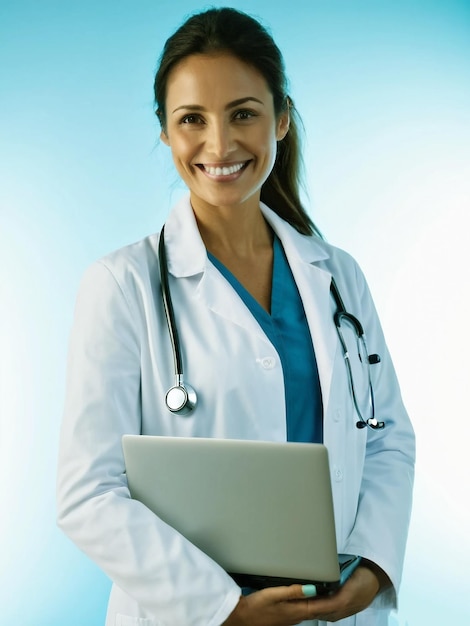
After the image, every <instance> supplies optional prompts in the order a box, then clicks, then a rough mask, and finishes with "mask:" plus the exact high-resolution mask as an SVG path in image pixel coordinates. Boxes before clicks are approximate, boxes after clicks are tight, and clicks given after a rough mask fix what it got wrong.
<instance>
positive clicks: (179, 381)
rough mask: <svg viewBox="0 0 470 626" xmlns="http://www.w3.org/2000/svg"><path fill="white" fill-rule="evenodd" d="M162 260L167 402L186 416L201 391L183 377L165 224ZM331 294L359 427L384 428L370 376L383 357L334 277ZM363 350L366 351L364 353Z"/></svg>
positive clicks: (160, 241)
mask: <svg viewBox="0 0 470 626" xmlns="http://www.w3.org/2000/svg"><path fill="white" fill-rule="evenodd" d="M158 261H159V265H160V282H161V291H162V300H163V308H164V310H165V318H166V322H167V325H168V332H169V335H170V341H171V348H172V352H173V365H174V384H173V386H172V387H170V389H169V390H168V391H167V393H166V396H165V403H166V406H167V408H168V410H169V411H171V412H172V413H175V414H177V415H181V416H186V415H189V414H190V413H191V412H192V411H193V409H194V408H195V407H196V404H197V394H196V392H195V390H194V389H193V388H192V387H191V385H189V384H188V383H187V382H185V381H184V379H183V359H182V357H181V347H180V341H179V336H178V328H177V326H176V320H175V313H174V309H173V302H172V299H171V293H170V286H169V283H168V262H167V256H166V249H165V226H163V228H162V230H161V232H160V239H159V242H158ZM330 293H331V295H332V297H333V299H334V301H335V304H336V312H335V314H334V316H333V319H334V323H335V326H336V330H337V333H338V337H339V341H340V344H341V348H342V350H343V356H344V361H345V363H346V369H347V372H348V379H349V386H350V390H351V395H352V398H353V403H354V408H355V410H356V413H357V415H358V416H359V420H358V421H357V422H356V426H357V428H365V427H367V426H369V427H370V428H372V429H374V430H378V429H381V428H383V427H384V426H385V423H384V422H379V421H378V420H377V419H376V417H375V402H374V390H373V388H372V380H371V375H370V366H371V365H375V364H377V363H380V356H379V355H378V354H369V352H368V350H367V345H366V341H365V337H364V329H363V327H362V324H361V323H360V322H359V320H358V319H357V317H355V316H354V315H352V314H351V313H348V312H347V311H346V308H345V306H344V302H343V299H342V298H341V295H340V293H339V290H338V287H337V285H336V282H335V280H334V278H332V279H331V285H330ZM342 323H347V324H349V326H351V327H352V328H353V330H354V331H355V334H356V338H357V345H358V357H359V360H360V361H361V364H362V366H363V367H364V368H365V369H366V372H367V379H368V382H367V386H368V390H367V392H368V402H367V404H368V414H369V417H367V416H364V415H363V412H362V411H361V409H360V407H359V401H358V398H357V394H356V388H355V385H354V377H353V372H352V367H351V360H350V358H351V357H350V354H349V349H348V347H347V344H346V341H345V339H344V336H343V333H342V331H341V324H342ZM361 353H362V354H361Z"/></svg>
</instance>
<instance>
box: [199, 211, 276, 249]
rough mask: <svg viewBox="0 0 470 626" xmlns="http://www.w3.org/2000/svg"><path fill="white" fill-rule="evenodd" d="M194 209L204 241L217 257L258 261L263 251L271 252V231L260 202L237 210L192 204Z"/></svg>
mask: <svg viewBox="0 0 470 626" xmlns="http://www.w3.org/2000/svg"><path fill="white" fill-rule="evenodd" d="M192 206H193V211H194V214H195V216H196V221H197V225H198V228H199V232H200V234H201V238H202V240H203V241H204V244H205V246H206V248H207V250H209V252H211V253H212V254H213V255H214V256H216V257H218V258H221V257H224V256H226V255H231V256H235V257H239V258H248V257H256V256H257V255H258V254H259V253H260V251H262V250H266V249H271V248H272V241H273V235H272V231H271V229H270V227H269V225H268V224H267V222H266V220H265V219H264V216H263V214H262V212H261V209H260V206H259V201H257V202H256V203H254V202H251V203H250V204H242V205H238V206H236V207H234V206H229V207H213V206H210V205H204V206H201V205H200V204H199V203H197V202H194V201H193V200H192Z"/></svg>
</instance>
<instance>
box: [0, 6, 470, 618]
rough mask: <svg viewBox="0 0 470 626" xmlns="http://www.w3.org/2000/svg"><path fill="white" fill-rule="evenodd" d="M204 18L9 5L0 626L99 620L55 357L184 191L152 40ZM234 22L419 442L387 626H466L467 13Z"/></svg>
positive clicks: (273, 11)
mask: <svg viewBox="0 0 470 626" xmlns="http://www.w3.org/2000/svg"><path fill="white" fill-rule="evenodd" d="M214 4H215V5H218V4H219V3H217V2H215V3H214ZM273 5H274V6H273ZM203 6H204V5H203V4H201V3H200V2H194V1H180V0H172V1H168V2H167V1H157V0H153V1H150V0H136V1H135V2H131V1H130V0H128V1H126V0H112V1H107V0H103V1H94V2H92V1H90V0H82V1H80V2H69V1H67V0H64V1H61V2H59V1H57V2H53V1H51V0H43V1H36V2H34V1H24V0H17V1H13V0H1V2H0V55H1V56H0V93H1V95H0V296H1V308H0V368H1V369H0V476H1V481H0V501H1V513H0V543H1V545H0V577H1V582H0V594H1V598H0V607H1V609H0V625H1V626H4V625H5V626H6V625H7V624H12V623H15V624H21V626H78V625H80V626H101V625H102V624H103V621H104V615H105V608H106V602H107V593H108V590H109V582H108V580H107V579H106V578H105V577H104V576H103V575H102V574H101V573H100V572H99V570H98V569H97V568H96V567H95V566H94V565H93V564H92V563H91V562H89V561H88V560H87V559H86V558H85V557H84V556H83V555H82V554H81V553H80V552H79V551H78V550H77V549H76V548H75V547H74V546H73V545H72V544H71V543H70V542H69V540H68V539H66V538H65V537H64V536H62V534H61V533H60V532H59V531H58V530H57V529H56V527H55V502H54V481H55V468H56V457H57V442H58V431H59V424H60V420H61V412H62V404H63V396H64V369H65V358H66V348H67V338H68V333H69V329H70V324H71V319H72V312H73V306H74V299H75V294H76V290H77V285H78V281H79V278H80V276H81V275H82V273H83V271H84V269H85V267H86V266H87V265H89V264H90V263H91V262H92V261H93V260H94V259H96V258H97V257H99V256H100V255H103V254H105V253H107V252H109V251H111V250H112V249H114V248H117V247H120V246H122V245H125V244H127V243H130V242H132V241H134V240H137V239H139V238H141V237H143V236H145V235H146V234H148V233H150V232H152V231H155V230H156V229H158V228H159V226H160V225H161V223H162V222H163V220H164V219H165V216H166V215H167V212H168V210H169V207H170V206H171V204H172V203H173V202H174V201H175V200H176V198H177V197H178V196H179V195H180V193H181V192H182V191H183V188H182V186H181V184H179V183H178V180H177V176H176V173H175V171H174V169H173V166H172V164H171V159H170V155H169V152H168V150H167V149H166V147H165V146H163V145H159V143H158V131H159V129H158V126H157V122H156V119H155V117H154V115H153V113H152V83H153V70H154V68H155V66H156V60H157V57H158V55H159V53H160V50H161V47H162V45H163V43H164V40H165V39H166V38H167V37H168V36H169V35H170V34H171V33H172V32H173V30H174V29H175V28H176V27H177V26H178V25H179V24H180V23H181V21H182V20H183V18H184V17H185V16H186V15H187V14H188V13H190V12H192V11H194V10H198V9H201V8H202V7H203ZM232 6H234V7H236V8H240V9H243V10H246V11H248V12H250V13H252V14H254V15H257V16H261V17H262V19H263V21H264V23H265V24H266V25H268V26H269V27H270V28H271V30H272V32H273V34H274V37H275V39H276V40H277V42H278V44H279V46H280V47H281V49H282V50H283V52H284V55H285V60H286V64H287V68H288V73H289V75H290V77H291V87H292V89H291V93H292V95H293V98H294V100H295V101H296V104H297V106H298V109H299V110H300V112H301V114H302V116H303V119H304V122H305V127H306V131H307V137H308V140H307V142H306V166H307V171H308V187H309V194H310V195H309V197H310V200H309V201H310V206H311V210H312V215H313V216H314V219H315V220H316V222H317V223H318V225H319V226H320V228H321V229H322V230H323V231H324V233H325V234H326V236H327V238H328V239H329V240H330V241H332V242H333V243H335V244H337V245H340V246H342V247H344V248H346V249H347V250H348V251H349V252H351V253H352V254H353V255H354V256H355V257H356V258H357V259H358V260H359V262H360V263H361V265H362V267H363V269H364V271H365V273H366V275H367V277H368V279H369V282H370V286H371V288H372V291H373V294H374V296H375V299H376V303H377V307H378V310H379V313H380V315H381V319H382V322H383V325H384V328H385V332H386V335H387V338H388V342H389V345H390V349H391V352H392V355H393V357H394V360H395V364H396V367H397V370H398V374H399V378H400V380H401V384H402V390H403V394H404V397H405V401H406V403H407V406H408V409H409V411H410V414H411V416H412V419H413V422H414V425H415V428H416V433H417V437H418V463H417V480H416V491H415V494H416V495H415V507H414V513H413V519H412V525H411V532H410V540H409V548H408V553H407V561H406V567H405V573H404V580H403V586H402V591H401V596H400V600H401V602H400V610H399V613H398V614H397V615H394V616H393V617H392V618H391V620H390V624H393V625H394V626H396V625H398V624H399V625H400V626H405V625H408V626H422V625H424V626H433V625H435V624H446V626H447V625H450V624H455V625H458V626H463V625H464V624H468V623H470V609H469V602H468V590H469V585H468V579H467V576H466V570H467V569H468V563H469V561H470V544H469V541H468V537H467V536H468V529H469V528H470V515H469V512H468V511H469V509H468V495H469V487H468V485H469V470H468V458H467V457H468V450H469V436H470V426H469V424H470V416H469V401H468V389H469V386H470V376H469V366H468V363H469V357H468V354H469V353H470V342H469V329H468V320H469V319H470V298H469V282H470V281H469V273H470V272H469V267H470V263H469V260H468V248H469V247H470V246H469V240H468V234H467V233H468V223H469V220H468V217H467V213H468V210H469V208H470V207H469V197H470V196H469V191H470V148H469V146H470V73H469V71H470V54H469V53H470V2H468V1H467V2H465V1H463V0H462V1H457V0H441V1H434V0H428V1H413V0H410V1H407V2H406V1H403V0H394V1H393V2H392V1H385V0H383V1H379V0H377V1H375V2H372V1H369V2H367V1H365V0H358V1H354V0H351V1H347V0H343V1H340V0H330V1H327V0H311V1H306V0H305V1H301V0H290V1H289V2H282V3H281V2H279V3H276V2H273V1H272V0H253V1H252V2H248V1H246V2H243V1H240V2H232ZM466 501H467V502H466ZM371 532H376V533H378V534H379V535H380V528H376V529H372V528H371Z"/></svg>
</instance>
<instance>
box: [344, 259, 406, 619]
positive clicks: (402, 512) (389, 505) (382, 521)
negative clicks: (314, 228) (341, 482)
mask: <svg viewBox="0 0 470 626" xmlns="http://www.w3.org/2000/svg"><path fill="white" fill-rule="evenodd" d="M354 268H355V273H356V276H355V280H354V281H352V283H353V284H354V285H355V286H356V293H355V294H353V293H352V292H351V294H350V298H351V301H352V302H356V303H357V305H356V311H355V314H356V315H357V316H358V318H359V319H360V320H361V322H362V324H363V327H364V331H365V336H366V340H367V344H368V350H369V353H370V354H374V353H377V354H379V355H380V357H381V362H380V363H379V364H378V365H373V366H372V367H371V376H372V385H373V389H374V398H375V409H376V410H375V414H376V417H377V418H378V419H379V420H381V421H384V422H385V427H384V428H383V429H381V430H372V429H370V428H367V429H366V433H365V434H366V436H367V443H366V448H365V458H364V469H363V474H362V481H361V486H360V493H359V500H358V504H357V513H356V519H355V523H354V526H353V529H352V531H351V533H350V535H349V537H348V539H347V542H346V545H345V548H344V551H345V552H346V553H351V554H360V555H361V556H363V557H364V558H367V559H369V560H370V561H373V562H374V563H376V564H377V565H379V566H380V567H381V568H382V569H383V570H384V571H385V572H386V573H387V575H388V576H389V578H390V580H391V581H392V584H393V587H392V588H391V589H388V590H386V591H385V592H383V593H382V594H380V595H379V596H378V597H377V598H376V600H375V601H374V604H373V606H374V607H375V608H394V607H395V606H396V599H397V590H398V588H399V584H400V580H401V573H402V568H403V561H404V554H405V547H406V540H407V535H408V526H409V520H410V513H411V502H412V493H413V480H414V461H415V437H414V431H413V428H412V425H411V422H410V420H409V417H408V414H407V412H406V410H405V407H404V405H403V402H402V397H401V392H400V388H399V384H398V381H397V377H396V374H395V370H394V367H393V364H392V360H391V357H390V354H389V351H388V349H387V346H386V344H385V339H384V336H383V332H382V328H381V325H380V322H379V319H378V316H377V313H376V310H375V307H374V304H373V301H372V297H371V295H370V292H369V289H368V286H367V284H366V281H365V278H364V276H363V274H362V272H361V271H360V269H359V268H358V267H357V265H356V264H354ZM353 312H354V311H353Z"/></svg>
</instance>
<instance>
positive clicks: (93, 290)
mask: <svg viewBox="0 0 470 626" xmlns="http://www.w3.org/2000/svg"><path fill="white" fill-rule="evenodd" d="M157 248H158V233H156V234H153V235H150V236H148V237H146V238H144V239H141V240H140V241H137V242H135V243H133V244H130V245H127V246H124V247H122V248H119V249H118V250H114V251H113V252H111V253H109V254H107V255H105V256H103V257H101V258H99V259H97V260H96V261H94V262H93V263H92V264H91V265H89V266H88V268H87V269H86V270H85V272H84V274H83V276H82V279H81V282H80V287H79V292H78V299H79V300H80V299H87V300H90V299H97V300H99V301H100V302H101V305H102V306H103V305H104V306H106V304H105V303H106V302H108V303H110V302H111V301H112V302H117V301H119V300H124V301H126V302H127V306H128V307H131V308H133V303H135V301H136V299H141V297H142V292H148V293H150V292H153V290H154V289H155V286H156V285H158V284H159V273H158V250H157Z"/></svg>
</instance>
